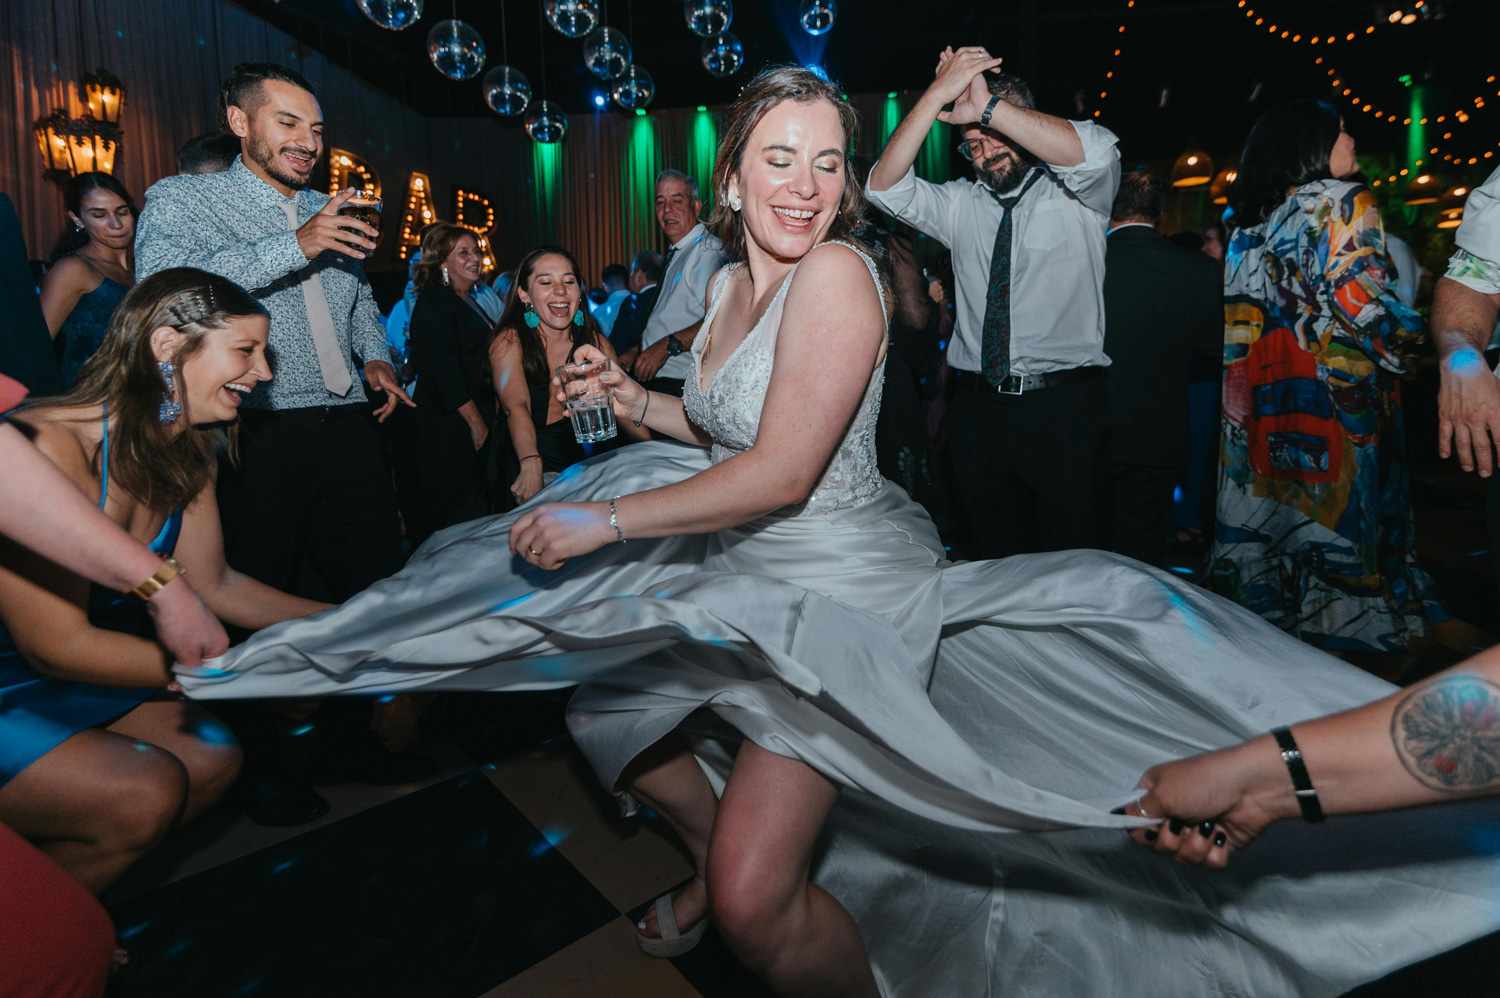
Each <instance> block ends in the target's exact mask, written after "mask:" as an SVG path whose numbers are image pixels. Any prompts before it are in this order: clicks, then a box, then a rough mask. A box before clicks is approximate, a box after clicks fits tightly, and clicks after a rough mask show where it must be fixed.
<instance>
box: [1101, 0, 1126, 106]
mask: <svg viewBox="0 0 1500 998" xmlns="http://www.w3.org/2000/svg"><path fill="white" fill-rule="evenodd" d="M1134 6H1135V0H1126V3H1125V9H1126V10H1130V9H1131V8H1133V7H1134ZM1124 33H1125V24H1124V22H1123V21H1122V22H1121V23H1120V26H1119V27H1118V28H1117V29H1116V30H1115V34H1116V35H1123V34H1124ZM1123 51H1124V49H1123V48H1116V49H1115V51H1114V56H1113V58H1115V59H1118V58H1120V53H1121V52H1123ZM1115 65H1118V64H1117V63H1116V64H1115ZM1104 78H1105V79H1106V80H1113V79H1114V78H1115V71H1114V69H1110V70H1108V71H1107V72H1105V74H1104ZM1108 94H1109V91H1107V90H1103V91H1100V93H1099V100H1100V101H1103V100H1104V98H1105V97H1107V96H1108ZM1102 113H1103V108H1102V107H1100V108H1096V109H1095V110H1094V117H1096V118H1097V117H1099V115H1100V114H1102Z"/></svg>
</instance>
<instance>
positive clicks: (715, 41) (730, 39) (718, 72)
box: [698, 31, 745, 76]
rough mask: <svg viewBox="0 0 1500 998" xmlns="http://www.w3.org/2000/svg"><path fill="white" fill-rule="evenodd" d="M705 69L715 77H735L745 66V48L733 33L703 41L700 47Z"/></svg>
mask: <svg viewBox="0 0 1500 998" xmlns="http://www.w3.org/2000/svg"><path fill="white" fill-rule="evenodd" d="M698 57H699V58H700V59H702V60H703V68H704V69H706V70H708V71H709V72H710V73H712V74H714V75H715V76H733V75H734V74H735V73H737V72H739V68H740V67H741V66H743V65H744V64H745V46H743V45H741V44H740V40H739V39H738V38H736V37H735V36H734V35H733V33H731V32H728V31H726V32H724V33H723V34H722V35H716V36H714V37H713V38H705V39H703V44H702V45H700V46H699V47H698Z"/></svg>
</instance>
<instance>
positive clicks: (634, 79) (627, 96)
mask: <svg viewBox="0 0 1500 998" xmlns="http://www.w3.org/2000/svg"><path fill="white" fill-rule="evenodd" d="M609 93H610V96H611V97H613V98H614V99H615V103H616V104H618V105H620V106H621V107H623V108H624V109H625V110H627V111H634V110H635V109H636V108H642V107H645V106H646V105H647V104H650V103H651V98H652V97H655V96H656V84H655V83H654V82H653V81H652V79H651V74H650V73H648V72H646V71H645V70H644V69H642V68H641V67H639V66H637V65H636V64H635V63H633V62H632V63H631V64H630V65H629V66H627V67H625V72H623V73H621V74H620V75H619V77H618V78H617V79H616V80H615V81H614V83H613V84H612V85H611V86H610V90H609Z"/></svg>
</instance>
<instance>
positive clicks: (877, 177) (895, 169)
mask: <svg viewBox="0 0 1500 998" xmlns="http://www.w3.org/2000/svg"><path fill="white" fill-rule="evenodd" d="M1003 61H1004V60H1003V59H995V58H993V57H991V56H990V54H989V53H988V52H986V51H985V50H984V49H983V48H981V47H979V46H975V45H970V46H965V47H964V48H961V49H959V50H958V51H956V52H955V51H954V50H953V49H952V48H947V49H944V50H943V52H942V53H940V54H939V56H938V66H937V75H936V78H935V79H934V80H933V81H932V85H931V86H929V87H928V88H927V90H926V91H925V92H923V94H922V96H921V97H920V98H918V99H917V103H916V104H914V105H913V106H912V109H911V110H910V111H908V112H907V115H906V117H905V118H903V119H902V121H901V124H900V125H898V126H897V127H896V131H895V132H893V133H892V134H891V138H890V141H888V142H887V143H886V144H885V149H884V150H882V151H881V153H880V161H879V162H877V163H876V164H875V168H874V169H873V170H871V171H870V185H869V187H870V191H871V192H872V193H874V192H878V191H885V190H889V189H890V188H892V187H894V186H895V185H896V182H897V181H899V180H900V179H901V178H902V177H904V176H906V173H907V171H908V170H910V169H911V168H912V167H913V165H915V164H916V162H917V154H918V153H919V152H921V150H922V143H924V142H926V141H927V133H928V132H929V131H931V130H932V123H933V122H935V121H938V120H939V119H941V120H943V121H952V120H955V119H954V118H953V117H952V116H944V112H943V107H944V105H947V104H953V103H955V102H956V101H960V99H961V98H964V97H965V95H966V94H967V93H968V91H969V88H970V84H971V83H973V82H974V81H976V80H977V81H979V84H980V86H983V85H984V73H985V72H986V71H987V70H991V69H998V68H999V67H1000V63H1001V62H1003ZM953 110H954V112H955V113H957V112H959V111H961V110H962V111H963V112H964V113H967V114H970V115H971V116H969V117H959V118H958V119H956V120H958V121H978V120H979V116H980V114H981V113H982V112H983V111H984V104H983V102H981V103H980V105H979V107H978V109H977V110H976V109H971V108H969V107H967V106H966V103H963V104H960V105H958V106H955V107H954V109H953Z"/></svg>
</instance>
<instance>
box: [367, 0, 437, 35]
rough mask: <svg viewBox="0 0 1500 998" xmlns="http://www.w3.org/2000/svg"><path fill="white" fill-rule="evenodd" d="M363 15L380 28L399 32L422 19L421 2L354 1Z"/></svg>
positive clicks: (412, 0) (399, 0) (400, 0)
mask: <svg viewBox="0 0 1500 998" xmlns="http://www.w3.org/2000/svg"><path fill="white" fill-rule="evenodd" d="M355 2H356V3H358V4H359V9H360V10H361V11H363V12H364V15H365V16H366V17H368V18H369V19H370V20H372V21H374V22H375V23H376V24H378V25H380V26H381V27H382V28H386V29H388V30H390V31H400V30H401V29H402V28H409V27H411V26H412V25H413V24H416V23H417V21H418V20H420V19H421V17H422V0H355Z"/></svg>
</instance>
